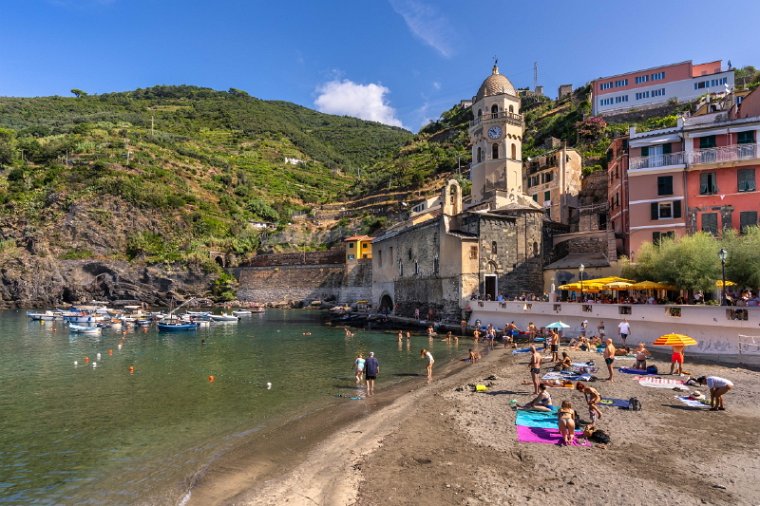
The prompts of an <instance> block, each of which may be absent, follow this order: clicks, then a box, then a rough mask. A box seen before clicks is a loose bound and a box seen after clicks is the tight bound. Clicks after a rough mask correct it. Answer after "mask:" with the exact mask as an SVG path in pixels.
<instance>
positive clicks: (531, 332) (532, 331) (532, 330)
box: [528, 322, 538, 343]
mask: <svg viewBox="0 0 760 506" xmlns="http://www.w3.org/2000/svg"><path fill="white" fill-rule="evenodd" d="M537 333H538V329H536V324H535V323H533V322H529V323H528V339H530V342H531V343H532V342H533V341H535V340H536V334H537Z"/></svg>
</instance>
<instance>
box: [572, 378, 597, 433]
mask: <svg viewBox="0 0 760 506" xmlns="http://www.w3.org/2000/svg"><path fill="white" fill-rule="evenodd" d="M575 389H576V390H578V391H579V392H580V393H582V394H583V396H584V398H585V399H586V404H588V416H589V417H590V418H591V424H592V425H596V421H597V420H598V419H599V418H601V417H602V412H601V411H599V403H600V402H601V400H602V396H601V395H600V394H599V392H598V391H597V390H596V388H593V387H589V386H586V385H584V384H583V383H581V382H580V381H579V382H578V383H576V384H575Z"/></svg>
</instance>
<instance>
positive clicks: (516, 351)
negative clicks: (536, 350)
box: [512, 348, 530, 355]
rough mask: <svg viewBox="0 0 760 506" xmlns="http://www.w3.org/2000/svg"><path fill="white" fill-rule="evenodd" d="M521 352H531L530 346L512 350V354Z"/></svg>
mask: <svg viewBox="0 0 760 506" xmlns="http://www.w3.org/2000/svg"><path fill="white" fill-rule="evenodd" d="M519 353H530V348H520V349H519V350H512V355H517V354H519Z"/></svg>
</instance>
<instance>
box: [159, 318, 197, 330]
mask: <svg viewBox="0 0 760 506" xmlns="http://www.w3.org/2000/svg"><path fill="white" fill-rule="evenodd" d="M197 328H198V325H196V324H195V323H186V322H179V321H160V322H158V331H159V332H179V331H186V330H195V329H197Z"/></svg>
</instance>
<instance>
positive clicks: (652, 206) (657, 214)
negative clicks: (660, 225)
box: [650, 202, 660, 220]
mask: <svg viewBox="0 0 760 506" xmlns="http://www.w3.org/2000/svg"><path fill="white" fill-rule="evenodd" d="M650 210H651V218H652V219H653V220H658V219H660V212H659V209H658V208H657V202H652V203H651V204H650Z"/></svg>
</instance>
